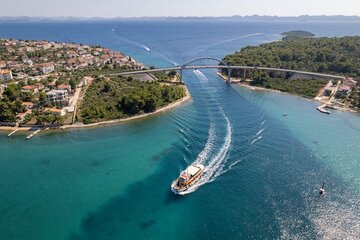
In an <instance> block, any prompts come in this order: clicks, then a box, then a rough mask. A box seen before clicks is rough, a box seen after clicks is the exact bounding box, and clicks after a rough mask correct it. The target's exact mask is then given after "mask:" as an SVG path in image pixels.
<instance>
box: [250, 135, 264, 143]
mask: <svg viewBox="0 0 360 240" xmlns="http://www.w3.org/2000/svg"><path fill="white" fill-rule="evenodd" d="M262 138H263V136H259V137H257V138H255V139H254V140H252V142H251V145H252V144H254V143H256V142H257V141H259V140H260V139H262Z"/></svg>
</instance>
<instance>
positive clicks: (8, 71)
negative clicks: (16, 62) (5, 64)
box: [0, 69, 11, 74]
mask: <svg viewBox="0 0 360 240" xmlns="http://www.w3.org/2000/svg"><path fill="white" fill-rule="evenodd" d="M9 73H11V70H9V69H0V74H9Z"/></svg>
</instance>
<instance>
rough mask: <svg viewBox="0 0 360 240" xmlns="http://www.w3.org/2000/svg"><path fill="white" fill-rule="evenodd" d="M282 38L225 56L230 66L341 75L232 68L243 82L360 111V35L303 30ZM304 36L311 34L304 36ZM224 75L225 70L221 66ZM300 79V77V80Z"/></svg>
mask: <svg viewBox="0 0 360 240" xmlns="http://www.w3.org/2000/svg"><path fill="white" fill-rule="evenodd" d="M284 35H286V36H292V37H285V38H284V39H283V40H282V41H276V42H272V43H267V44H262V45H260V46H255V47H252V46H248V47H245V48H242V49H241V50H240V51H238V52H236V53H234V54H230V55H227V56H225V57H224V59H223V60H224V61H225V62H227V63H228V64H230V65H241V66H258V67H260V66H261V67H274V68H284V69H294V70H302V71H309V72H318V73H329V74H335V75H343V76H346V78H345V79H344V80H343V81H340V82H338V81H336V80H332V81H329V80H331V79H327V78H321V79H319V78H318V79H313V78H309V77H306V76H301V75H299V74H291V73H283V72H276V71H273V72H263V71H246V72H244V71H243V70H232V72H231V73H232V77H234V78H240V79H241V81H242V84H246V85H250V86H254V87H262V88H267V89H275V90H279V91H283V92H288V93H292V94H297V95H301V96H304V97H308V98H316V99H317V100H319V101H321V102H323V103H328V104H329V105H331V106H334V107H337V108H340V109H352V110H356V111H360V86H359V84H357V82H358V81H357V80H358V79H359V78H360V61H359V59H360V47H359V46H360V37H340V38H338V37H336V38H324V37H322V38H314V37H312V34H310V33H308V32H305V31H290V32H286V33H284ZM304 36H311V38H309V37H304ZM222 71H223V73H225V74H226V72H227V70H226V69H223V70H222ZM299 79H300V80H299Z"/></svg>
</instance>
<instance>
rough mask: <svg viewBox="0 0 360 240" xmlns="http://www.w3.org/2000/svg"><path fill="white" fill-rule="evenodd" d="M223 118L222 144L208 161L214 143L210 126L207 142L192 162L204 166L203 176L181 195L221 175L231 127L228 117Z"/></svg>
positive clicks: (212, 130)
mask: <svg viewBox="0 0 360 240" xmlns="http://www.w3.org/2000/svg"><path fill="white" fill-rule="evenodd" d="M223 116H224V118H225V120H226V123H227V127H226V136H225V138H224V144H223V145H222V146H221V148H220V150H219V151H218V153H217V154H216V155H215V156H214V157H212V158H211V159H210V160H209V161H207V158H208V156H209V154H210V153H211V150H212V149H213V145H214V141H215V131H214V127H213V125H211V126H210V129H209V137H208V141H207V142H206V144H205V147H204V149H203V150H202V151H201V152H200V153H199V155H198V157H197V158H196V160H195V161H194V163H193V164H203V165H204V166H205V169H204V174H203V175H202V176H201V178H200V179H199V181H197V182H196V183H195V184H194V185H192V186H191V187H190V188H188V189H187V190H186V191H184V192H181V193H180V194H181V195H185V194H189V193H192V192H194V191H196V190H197V189H198V188H199V187H201V186H202V185H204V184H206V183H208V182H212V181H214V180H215V179H216V177H218V176H220V175H221V174H222V173H223V171H222V170H223V167H224V165H223V164H224V163H225V161H226V157H227V155H228V152H229V149H230V146H231V141H232V126H231V123H230V121H229V119H228V117H227V116H226V115H225V113H223Z"/></svg>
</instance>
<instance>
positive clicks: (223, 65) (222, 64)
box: [108, 57, 345, 83]
mask: <svg viewBox="0 0 360 240" xmlns="http://www.w3.org/2000/svg"><path fill="white" fill-rule="evenodd" d="M201 60H215V61H217V62H219V63H220V64H219V65H190V64H192V63H194V62H197V61H201ZM224 68H226V69H228V71H227V72H228V76H227V83H231V70H232V69H241V70H245V71H246V70H255V71H277V72H289V73H293V74H300V75H305V76H309V77H320V78H327V79H339V80H344V79H345V77H344V76H338V75H332V74H324V73H316V72H307V71H300V70H293V69H284V68H271V67H256V66H231V65H229V64H227V63H225V62H224V61H222V60H220V59H218V58H213V57H200V58H195V59H192V60H190V61H188V62H186V63H185V64H183V65H181V66H176V67H168V68H156V69H146V70H138V71H129V72H120V73H112V74H108V75H109V76H127V75H136V74H147V73H154V72H163V71H173V70H175V71H180V82H181V83H182V82H183V70H189V69H190V70H191V69H224Z"/></svg>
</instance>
